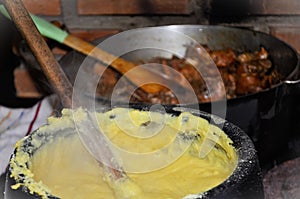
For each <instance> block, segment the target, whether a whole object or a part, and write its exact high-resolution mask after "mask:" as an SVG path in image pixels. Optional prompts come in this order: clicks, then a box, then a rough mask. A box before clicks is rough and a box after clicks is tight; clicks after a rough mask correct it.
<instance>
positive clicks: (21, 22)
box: [5, 0, 124, 179]
mask: <svg viewBox="0 0 300 199" xmlns="http://www.w3.org/2000/svg"><path fill="white" fill-rule="evenodd" d="M5 4H6V7H7V9H8V12H9V13H10V15H11V17H12V19H13V21H14V22H15V24H16V26H17V28H18V29H19V30H20V32H21V34H22V35H23V37H24V38H25V40H26V41H27V43H28V45H29V47H30V48H31V50H32V52H33V54H34V55H35V56H36V58H37V60H38V62H39V63H40V65H41V68H42V70H43V72H44V73H45V75H46V77H47V78H48V79H49V82H50V83H51V84H52V85H53V86H54V88H55V90H56V93H57V94H58V96H59V97H60V99H61V101H62V104H63V105H64V107H68V108H71V107H72V91H73V88H72V85H71V83H70V82H69V80H68V78H67V77H66V75H65V74H64V72H63V70H62V69H61V67H60V65H59V64H58V62H57V61H56V59H55V58H54V56H53V54H52V52H51V51H50V49H49V47H48V46H47V44H46V42H45V41H44V39H43V38H42V36H41V35H40V33H39V31H38V30H37V28H36V26H35V25H34V23H33V21H32V19H31V18H30V16H29V13H28V12H27V10H26V8H25V7H24V5H23V3H22V1H21V0H5ZM111 158H113V157H111ZM106 169H107V171H109V172H110V174H111V175H113V176H114V178H115V179H119V178H121V177H123V176H124V172H122V171H119V170H115V169H113V168H110V167H107V168H106Z"/></svg>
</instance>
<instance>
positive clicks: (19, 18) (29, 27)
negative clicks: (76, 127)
mask: <svg viewBox="0 0 300 199" xmlns="http://www.w3.org/2000/svg"><path fill="white" fill-rule="evenodd" d="M5 5H6V8H7V10H8V12H9V13H10V16H11V17H12V19H13V21H14V23H15V24H16V26H17V28H18V29H19V31H20V33H21V34H22V36H23V37H24V39H25V40H26V41H27V43H28V45H29V47H30V49H31V50H32V53H33V54H34V56H35V57H36V59H37V61H38V62H39V63H40V65H41V69H42V70H43V72H44V74H45V75H46V77H47V78H48V81H49V82H50V83H51V85H53V87H54V89H55V92H56V93H57V94H58V96H59V97H60V99H61V102H62V104H63V106H64V107H67V108H71V107H72V92H73V89H72V85H71V83H70V82H69V80H68V78H67V77H66V75H65V74H64V72H63V70H62V69H61V67H60V65H59V64H58V62H57V61H56V60H55V58H54V55H53V54H52V52H51V51H50V49H49V47H48V46H47V44H46V42H45V40H44V39H43V38H42V36H41V35H40V33H39V31H38V30H37V28H36V26H35V25H34V23H33V22H32V19H31V18H30V16H29V13H28V12H27V10H26V9H25V8H24V5H23V3H22V1H21V0H5Z"/></svg>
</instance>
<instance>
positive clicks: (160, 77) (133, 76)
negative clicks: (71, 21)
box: [0, 5, 192, 93]
mask: <svg viewBox="0 0 300 199" xmlns="http://www.w3.org/2000/svg"><path fill="white" fill-rule="evenodd" d="M0 12H1V13H2V14H4V15H5V16H6V17H8V18H10V16H9V14H8V13H7V11H6V9H5V7H4V6H3V5H0ZM30 16H31V18H32V20H33V22H34V23H35V25H36V27H37V29H38V30H39V32H40V33H41V34H42V35H43V36H45V37H47V38H50V39H53V40H55V41H57V42H59V43H62V44H65V45H66V46H69V47H71V48H72V49H74V50H76V51H78V52H81V53H83V54H85V55H88V56H91V57H93V58H95V59H97V60H99V61H100V62H102V63H104V64H107V65H110V66H111V67H113V68H114V69H116V70H117V71H118V72H120V73H121V74H123V75H125V76H126V78H127V79H128V80H129V81H130V82H132V83H133V84H135V85H137V86H139V85H142V86H140V88H141V89H142V90H144V91H145V92H146V93H158V92H160V91H162V90H164V88H165V87H167V88H170V87H173V88H174V86H176V87H177V88H178V89H179V90H182V89H186V90H188V91H190V92H191V91H192V88H191V86H190V85H189V84H188V82H187V81H184V80H183V81H175V80H174V79H173V77H174V76H176V77H177V78H183V77H182V76H180V75H178V74H177V73H176V72H173V71H170V72H172V74H169V75H166V74H162V73H160V72H156V71H155V70H151V69H147V68H145V67H143V68H142V67H136V64H134V63H132V62H129V61H127V60H124V59H122V58H120V57H116V56H114V55H112V54H110V53H107V52H105V51H104V50H102V49H100V48H97V47H96V46H94V45H92V44H91V43H89V42H86V41H84V40H82V39H80V38H78V37H75V36H73V35H70V34H69V33H67V32H66V31H64V30H62V29H60V28H58V27H56V26H55V25H53V24H51V23H49V22H47V21H46V20H44V19H42V18H40V17H37V16H35V15H33V14H30ZM135 67H136V68H135ZM133 68H135V70H136V71H135V73H127V72H128V71H129V70H131V69H133ZM145 82H157V84H156V83H152V84H145V85H143V84H144V83H145ZM171 85H172V86H171Z"/></svg>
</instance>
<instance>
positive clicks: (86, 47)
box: [63, 35, 174, 93]
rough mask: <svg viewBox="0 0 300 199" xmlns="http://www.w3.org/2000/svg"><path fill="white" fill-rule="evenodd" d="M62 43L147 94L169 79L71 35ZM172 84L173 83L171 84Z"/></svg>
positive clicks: (154, 91)
mask: <svg viewBox="0 0 300 199" xmlns="http://www.w3.org/2000/svg"><path fill="white" fill-rule="evenodd" d="M63 43H64V44H65V45H67V46H69V47H71V48H72V49H75V50H76V51H78V52H81V53H83V54H85V55H88V56H91V57H93V58H95V59H97V60H99V61H101V62H102V63H105V64H107V65H110V66H111V67H113V68H114V69H116V70H117V71H119V72H120V73H121V74H124V75H125V76H126V77H127V79H128V80H129V81H131V82H132V83H133V84H135V85H137V86H140V87H141V89H143V90H144V91H145V92H147V93H158V92H159V91H162V90H163V86H162V85H165V86H168V84H169V83H170V79H166V78H164V77H162V76H161V74H157V73H155V72H153V71H151V70H146V69H145V68H141V67H137V68H135V67H136V65H135V64H134V63H132V62H129V61H127V60H124V59H122V58H120V57H116V56H115V55H112V54H110V53H107V52H105V51H104V50H102V49H100V48H97V47H96V46H94V45H92V44H91V43H89V42H86V41H84V40H82V39H80V38H78V37H75V36H73V35H68V36H67V37H66V38H65V40H64V41H63ZM133 68H135V73H127V72H128V71H130V70H131V69H133ZM149 81H151V82H156V83H152V84H145V85H144V83H145V82H149ZM173 83H174V82H173Z"/></svg>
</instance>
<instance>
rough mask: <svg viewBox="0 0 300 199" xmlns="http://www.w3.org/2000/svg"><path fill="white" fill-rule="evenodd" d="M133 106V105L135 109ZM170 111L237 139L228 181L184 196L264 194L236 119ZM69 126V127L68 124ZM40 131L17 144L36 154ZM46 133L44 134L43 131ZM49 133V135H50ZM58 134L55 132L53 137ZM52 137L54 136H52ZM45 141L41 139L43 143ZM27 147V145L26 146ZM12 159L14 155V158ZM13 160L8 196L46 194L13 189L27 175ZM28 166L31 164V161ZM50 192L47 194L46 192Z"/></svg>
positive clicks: (247, 141) (256, 166)
mask: <svg viewBox="0 0 300 199" xmlns="http://www.w3.org/2000/svg"><path fill="white" fill-rule="evenodd" d="M132 108H133V109H138V110H142V111H148V110H149V109H150V106H148V107H147V106H146V107H145V106H143V107H138V108H137V107H132ZM132 108H131V109H132ZM166 112H167V114H171V115H175V116H177V115H179V114H180V113H181V112H190V113H191V114H193V115H195V116H199V117H201V118H203V119H205V120H208V121H209V123H210V124H212V125H215V126H217V127H223V128H222V130H223V131H224V132H225V134H226V135H228V137H229V138H230V139H231V140H232V141H233V144H232V145H233V147H234V148H235V149H236V152H237V165H236V168H235V169H234V171H233V173H232V174H231V175H230V177H228V178H227V179H226V180H225V181H223V182H222V183H221V184H220V185H218V186H216V187H214V188H212V189H210V190H208V191H206V192H204V193H200V194H194V195H188V196H186V197H184V198H185V199H187V198H191V199H192V198H193V199H194V198H240V197H247V198H263V189H262V178H261V172H260V168H259V164H258V158H257V154H256V150H255V148H254V145H253V143H252V141H251V140H250V138H249V137H248V136H247V135H246V134H245V133H244V132H243V131H242V130H241V129H240V128H239V127H237V126H235V125H234V124H232V123H229V122H227V121H225V120H223V119H221V118H219V117H217V116H214V115H211V114H208V113H205V112H202V111H198V110H194V109H187V108H172V109H171V110H168V109H166ZM66 126H67V127H66ZM66 126H65V127H64V128H61V127H60V128H59V127H58V126H57V127H56V129H55V130H56V131H58V130H64V129H67V128H68V125H67V124H66ZM38 133H39V131H38V130H37V131H35V132H33V133H32V134H31V135H29V136H28V137H26V138H24V139H23V140H20V141H19V143H18V144H17V146H18V147H21V146H25V147H26V150H27V149H28V151H23V152H25V153H27V154H28V153H31V154H33V153H34V152H35V150H37V149H38V148H39V147H36V146H35V147H33V144H32V143H31V142H32V141H33V140H32V138H33V136H34V135H37V136H40V138H41V137H43V136H44V137H43V138H45V137H47V135H45V133H40V135H39V134H38ZM43 134H44V135H43ZM48 137H49V135H48ZM53 137H55V136H52V138H53ZM52 138H51V139H52ZM43 144H44V143H41V144H40V146H42V145H43ZM22 149H24V148H22ZM16 152H17V148H16V149H15V151H14V153H13V155H12V157H14V156H16ZM11 159H12V158H11ZM11 164H12V161H11V162H10V165H9V169H8V172H7V176H6V190H5V194H6V197H7V199H10V198H28V199H34V198H43V197H41V196H39V195H38V194H36V193H32V192H30V190H29V189H28V188H26V187H24V185H21V186H19V187H15V188H16V189H15V190H13V189H12V188H11V186H12V185H15V184H16V183H17V182H16V180H15V178H14V177H16V178H17V177H19V179H18V180H21V181H22V179H20V178H21V177H23V176H21V177H20V176H15V175H14V177H12V176H11V175H12V172H13V171H12V165H11ZM25 166H27V167H28V165H27V164H25ZM45 194H46V195H45ZM44 196H46V197H44V198H51V199H55V198H57V197H55V196H52V195H49V194H48V193H44Z"/></svg>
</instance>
